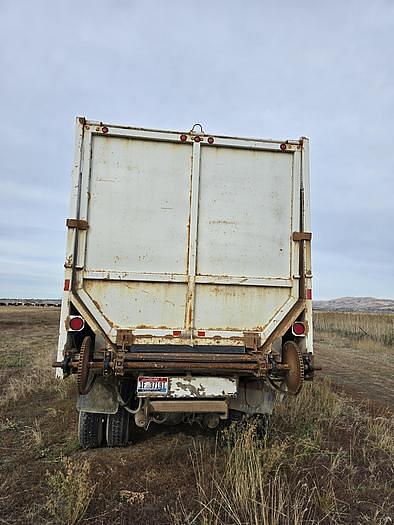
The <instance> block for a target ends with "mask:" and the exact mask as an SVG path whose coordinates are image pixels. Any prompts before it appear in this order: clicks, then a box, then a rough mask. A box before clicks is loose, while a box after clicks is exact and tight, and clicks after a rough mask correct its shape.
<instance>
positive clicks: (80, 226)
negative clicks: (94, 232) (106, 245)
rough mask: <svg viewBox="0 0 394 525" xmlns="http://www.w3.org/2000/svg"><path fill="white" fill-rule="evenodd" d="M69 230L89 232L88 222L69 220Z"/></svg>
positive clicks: (67, 223)
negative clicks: (75, 229)
mask: <svg viewBox="0 0 394 525" xmlns="http://www.w3.org/2000/svg"><path fill="white" fill-rule="evenodd" d="M66 226H67V228H77V230H87V229H88V228H89V224H88V221H85V220H83V219H67V220H66Z"/></svg>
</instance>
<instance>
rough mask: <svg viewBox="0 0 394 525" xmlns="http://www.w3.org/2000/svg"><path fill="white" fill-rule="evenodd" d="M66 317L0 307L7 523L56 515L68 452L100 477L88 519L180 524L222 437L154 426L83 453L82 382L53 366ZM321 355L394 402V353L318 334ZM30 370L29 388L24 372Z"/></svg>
mask: <svg viewBox="0 0 394 525" xmlns="http://www.w3.org/2000/svg"><path fill="white" fill-rule="evenodd" d="M58 318H59V309H57V308H48V307H0V331H1V342H0V397H1V396H2V398H1V401H0V403H1V404H0V489H1V490H0V523H5V524H16V523H18V524H19V523H23V524H28V523H55V522H56V521H54V519H53V518H50V517H48V509H47V508H46V505H47V499H46V496H45V495H46V494H47V493H48V483H49V479H50V475H51V472H53V471H54V469H56V468H60V466H61V465H62V461H63V459H64V457H71V458H73V459H80V460H81V461H83V460H84V459H86V458H88V459H89V463H90V465H91V476H90V477H91V478H92V479H94V480H96V482H97V488H96V490H95V493H94V504H92V505H90V506H89V511H88V512H87V513H86V514H85V517H84V519H83V523H85V522H86V523H94V524H104V523H105V524H106V523H113V524H127V523H133V524H138V523H145V524H146V523H149V524H156V523H157V524H167V523H173V519H172V517H173V512H174V509H177V508H178V507H179V505H180V504H182V502H183V503H187V502H189V501H191V500H192V499H193V498H194V497H195V492H194V488H193V487H194V486H195V475H194V472H193V465H192V463H193V462H192V460H193V454H194V452H195V451H196V450H197V449H198V447H199V444H200V443H204V444H205V445H206V443H209V444H210V445H211V446H212V447H214V443H215V438H214V437H213V435H209V434H208V433H207V431H205V430H202V429H199V428H198V427H197V428H196V427H189V426H182V427H176V428H170V427H167V428H165V427H160V426H153V427H152V429H150V430H149V432H145V431H143V430H141V431H138V432H137V433H136V435H135V438H134V440H133V444H132V445H131V446H129V447H127V448H125V449H108V448H107V449H98V450H89V451H83V450H80V449H79V447H78V442H77V413H76V410H75V395H76V389H75V383H74V382H73V380H68V382H67V383H66V382H62V385H61V386H59V385H58V382H56V381H54V380H53V378H52V371H50V370H49V369H50V362H51V361H52V356H53V351H54V348H55V347H56V341H57V329H58ZM316 353H317V360H318V362H319V363H320V364H321V365H322V366H323V368H324V372H323V373H324V374H327V375H329V376H331V377H332V379H333V381H334V382H337V383H338V384H339V385H343V386H345V387H346V388H349V389H350V390H352V391H353V390H354V391H355V393H356V394H357V395H360V396H362V397H363V398H367V399H371V400H372V401H376V402H379V403H382V404H384V403H385V404H387V406H388V407H390V408H393V400H394V397H393V396H394V391H393V385H394V374H393V372H394V367H393V361H392V358H391V356H392V353H391V351H390V350H388V349H387V350H385V349H382V350H381V352H374V353H371V352H368V351H367V349H365V350H362V349H360V348H358V349H356V348H354V349H353V348H352V347H351V345H350V346H349V343H348V342H347V341H346V340H344V339H340V338H337V339H336V340H335V343H334V342H333V340H332V339H330V338H328V337H327V336H326V335H324V334H317V337H316ZM42 367H43V369H42ZM30 371H31V374H30V375H31V383H30V386H29V381H28V380H27V381H26V382H24V383H23V382H20V381H19V378H20V377H21V375H22V374H23V376H24V377H27V376H26V372H27V374H28V375H29V372H30ZM382 371H384V376H383V375H382ZM390 374H391V375H390ZM48 378H49V379H48ZM18 381H19V382H18ZM23 385H24V386H23ZM29 388H31V391H30V390H29ZM92 483H93V481H92ZM66 500H67V494H64V502H65V504H66ZM186 506H187V505H186Z"/></svg>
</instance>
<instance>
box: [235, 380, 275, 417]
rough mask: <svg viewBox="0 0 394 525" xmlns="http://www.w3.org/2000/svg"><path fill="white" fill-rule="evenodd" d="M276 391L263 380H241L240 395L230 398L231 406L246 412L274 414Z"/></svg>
mask: <svg viewBox="0 0 394 525" xmlns="http://www.w3.org/2000/svg"><path fill="white" fill-rule="evenodd" d="M275 399H276V392H274V391H273V390H272V389H271V388H269V387H268V386H267V385H266V384H265V383H264V382H263V381H261V380H249V381H240V382H239V388H238V396H237V397H236V398H235V399H234V398H233V399H230V400H229V408H230V409H231V410H238V411H240V412H244V413H245V414H272V411H273V408H274V404H275Z"/></svg>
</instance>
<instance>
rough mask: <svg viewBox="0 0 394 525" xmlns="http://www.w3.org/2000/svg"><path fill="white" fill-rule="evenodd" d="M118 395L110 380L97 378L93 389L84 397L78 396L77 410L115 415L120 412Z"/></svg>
mask: <svg viewBox="0 0 394 525" xmlns="http://www.w3.org/2000/svg"><path fill="white" fill-rule="evenodd" d="M118 406H119V402H118V395H117V392H116V388H115V384H114V382H113V381H111V379H110V378H103V377H97V378H96V381H95V382H94V385H93V386H92V389H91V390H90V391H89V392H88V393H87V394H86V395H84V396H81V395H78V399H77V410H78V411H79V412H90V413H99V414H115V413H116V412H117V411H118Z"/></svg>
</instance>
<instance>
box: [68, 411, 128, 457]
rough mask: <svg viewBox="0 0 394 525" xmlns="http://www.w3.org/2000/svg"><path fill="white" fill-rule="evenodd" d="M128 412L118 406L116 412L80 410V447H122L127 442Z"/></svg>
mask: <svg viewBox="0 0 394 525" xmlns="http://www.w3.org/2000/svg"><path fill="white" fill-rule="evenodd" d="M129 431H130V414H129V413H128V412H127V411H126V410H125V409H124V408H123V407H119V409H118V411H117V412H116V414H108V415H107V414H97V413H90V412H80V413H79V422H78V436H79V444H80V445H81V447H82V448H97V447H101V446H103V445H105V444H107V445H108V446H109V447H124V446H126V445H127V444H128V442H129Z"/></svg>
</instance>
